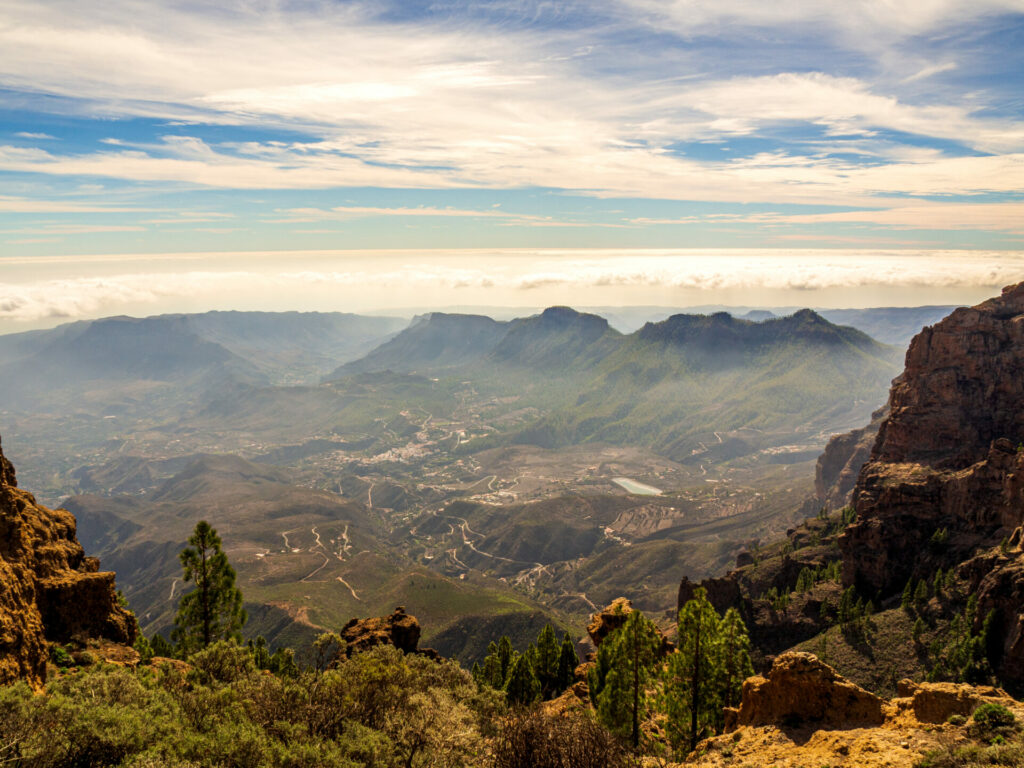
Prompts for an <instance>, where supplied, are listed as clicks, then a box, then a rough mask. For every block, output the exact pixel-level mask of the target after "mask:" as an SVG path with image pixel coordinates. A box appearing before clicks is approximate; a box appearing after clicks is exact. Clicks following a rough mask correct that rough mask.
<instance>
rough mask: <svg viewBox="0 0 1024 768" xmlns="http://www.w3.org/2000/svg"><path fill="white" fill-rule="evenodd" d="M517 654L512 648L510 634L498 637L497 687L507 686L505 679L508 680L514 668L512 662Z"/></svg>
mask: <svg viewBox="0 0 1024 768" xmlns="http://www.w3.org/2000/svg"><path fill="white" fill-rule="evenodd" d="M515 654H516V652H515V650H513V648H512V641H511V640H510V639H509V637H508V635H502V636H501V637H500V638H499V639H498V647H497V649H496V657H497V659H498V674H499V682H498V684H497V685H496V686H495V688H504V687H505V681H506V680H508V675H509V672H510V671H511V670H512V662H513V661H514V658H515Z"/></svg>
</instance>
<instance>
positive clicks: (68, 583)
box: [0, 451, 137, 686]
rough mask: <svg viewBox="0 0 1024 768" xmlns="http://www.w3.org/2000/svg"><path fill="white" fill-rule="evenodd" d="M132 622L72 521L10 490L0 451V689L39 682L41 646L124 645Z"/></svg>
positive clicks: (131, 635)
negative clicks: (103, 640)
mask: <svg viewBox="0 0 1024 768" xmlns="http://www.w3.org/2000/svg"><path fill="white" fill-rule="evenodd" d="M136 632H137V630H136V625H135V618H134V617H133V616H132V615H131V613H129V612H128V611H126V610H125V609H124V608H122V607H121V606H120V605H118V602H117V593H116V590H115V587H114V574H113V573H109V572H101V571H100V570H99V560H97V559H96V558H94V557H86V556H85V552H84V551H83V549H82V546H81V545H80V544H79V543H78V540H77V539H76V538H75V518H74V516H73V515H72V514H71V513H70V512H68V511H66V510H63V509H55V510H53V509H48V508H46V507H44V506H42V505H41V504H37V503H36V500H35V497H34V496H33V495H32V494H31V493H28V492H27V491H24V490H21V489H19V488H18V487H17V483H16V479H15V473H14V467H13V466H12V465H11V463H10V462H9V461H8V460H7V459H6V458H5V457H4V456H3V453H2V451H0V683H5V682H9V681H11V680H14V679H17V678H24V679H26V680H28V682H29V683H30V684H31V685H33V686H39V685H41V684H42V683H43V682H45V680H46V659H47V656H48V642H61V643H64V642H69V641H72V640H79V641H81V640H85V639H88V638H106V639H108V640H113V641H115V642H118V643H125V644H131V643H132V642H133V641H134V640H135V637H136Z"/></svg>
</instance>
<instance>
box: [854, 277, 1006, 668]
mask: <svg viewBox="0 0 1024 768" xmlns="http://www.w3.org/2000/svg"><path fill="white" fill-rule="evenodd" d="M889 408H890V414H889V416H888V417H887V418H886V419H885V420H884V421H883V423H882V425H881V428H880V429H879V432H878V438H877V440H876V442H875V445H874V447H873V449H872V452H871V458H870V460H869V461H868V462H867V463H866V464H865V465H864V467H863V468H862V469H861V472H860V476H859V478H858V481H857V486H856V488H855V489H854V492H853V504H854V506H855V508H856V510H857V517H858V519H857V522H856V523H855V524H854V525H852V526H850V527H849V528H847V529H846V531H845V532H844V534H843V535H842V536H841V537H840V548H841V550H842V556H843V581H844V583H845V584H855V585H857V587H858V588H859V589H860V590H861V591H862V592H863V593H865V594H877V593H881V594H882V595H883V596H886V595H892V594H894V593H896V592H897V591H899V590H901V589H902V588H903V586H904V584H906V582H907V580H908V579H909V578H911V577H914V578H920V577H923V576H930V575H931V574H933V573H934V572H935V571H936V570H937V569H938V568H942V569H949V568H951V567H955V568H957V574H958V575H959V576H961V577H962V578H965V579H966V580H967V581H968V582H969V587H970V590H971V591H972V592H974V593H976V594H978V596H979V602H983V605H982V611H980V612H979V617H978V621H979V622H980V621H981V620H982V619H983V617H984V615H985V613H987V611H988V610H990V609H991V610H995V611H996V620H995V623H996V629H997V631H998V634H999V637H1002V638H1004V640H1005V642H1004V645H1003V648H1002V659H1001V660H999V662H998V663H999V665H1000V669H999V672H1000V675H1001V677H1002V678H1003V679H1005V680H1007V681H1009V682H1011V683H1015V684H1017V685H1022V684H1024V617H1022V615H1021V605H1022V603H1021V598H1022V597H1024V563H1021V553H1020V550H1019V547H1017V546H1013V547H1010V548H1008V549H1005V548H1004V550H1003V551H1002V552H1001V553H1000V554H997V555H993V554H992V552H991V551H988V552H986V550H991V549H992V548H995V547H997V546H998V545H999V544H1000V542H1001V541H1002V540H1003V539H1006V538H1010V537H1011V536H1012V534H1013V531H1014V530H1015V529H1017V528H1019V527H1020V526H1021V524H1022V523H1024V451H1021V450H1019V446H1020V445H1021V444H1022V442H1024V283H1022V284H1020V285H1016V286H1011V287H1009V288H1007V289H1005V290H1004V291H1003V293H1002V295H1001V296H999V297H998V298H995V299H991V300H989V301H986V302H984V303H983V304H979V305H978V306H977V307H973V308H970V309H958V310H956V311H955V312H953V313H952V314H951V315H950V316H949V317H947V318H946V319H945V320H943V321H942V322H940V323H938V324H936V325H935V326H933V327H931V328H926V329H924V330H923V331H922V332H921V333H920V334H918V335H917V336H916V337H915V338H914V340H913V341H912V342H911V344H910V348H909V350H908V351H907V363H906V370H905V371H904V373H903V374H902V375H901V376H900V377H899V378H898V379H896V381H895V382H894V384H893V388H892V391H891V393H890V396H889ZM943 529H944V531H945V533H944V534H940V536H939V537H938V539H936V538H933V537H935V536H936V532H939V531H943ZM1017 540H1019V536H1018V537H1017ZM979 553H980V554H979Z"/></svg>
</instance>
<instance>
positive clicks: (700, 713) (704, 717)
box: [663, 588, 722, 750]
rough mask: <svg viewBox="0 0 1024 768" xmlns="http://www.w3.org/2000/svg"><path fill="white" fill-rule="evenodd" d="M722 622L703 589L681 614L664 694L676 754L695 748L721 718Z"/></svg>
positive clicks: (669, 730) (670, 734)
mask: <svg viewBox="0 0 1024 768" xmlns="http://www.w3.org/2000/svg"><path fill="white" fill-rule="evenodd" d="M720 622H721V619H720V618H719V616H718V613H716V612H715V609H714V606H712V605H711V603H710V602H709V601H708V596H707V592H706V591H705V590H704V589H703V588H698V589H697V590H695V592H694V596H693V599H692V600H690V601H689V602H687V603H686V605H684V606H683V609H682V610H681V611H680V612H679V624H678V629H679V631H678V639H677V643H678V650H677V651H676V653H673V654H672V655H671V656H670V657H669V660H668V668H667V671H666V677H665V686H664V694H663V700H664V703H665V711H666V714H667V715H668V735H669V740H670V741H671V742H672V745H673V746H674V747H675V748H676V749H677V750H679V749H680V748H682V747H683V746H686V747H687V748H688V749H690V750H692V749H693V748H694V747H696V746H697V742H698V741H699V740H700V738H701V735H702V734H703V733H705V732H707V731H709V730H713V729H714V728H715V725H716V722H717V720H718V718H719V714H718V713H719V712H720V711H721V699H722V697H721V695H720V681H721V678H722V664H721V655H722V654H721V642H720V626H719V625H720Z"/></svg>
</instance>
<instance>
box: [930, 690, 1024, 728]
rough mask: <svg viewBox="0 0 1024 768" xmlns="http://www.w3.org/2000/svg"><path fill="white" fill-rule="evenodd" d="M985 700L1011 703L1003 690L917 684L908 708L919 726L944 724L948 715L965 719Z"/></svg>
mask: <svg viewBox="0 0 1024 768" xmlns="http://www.w3.org/2000/svg"><path fill="white" fill-rule="evenodd" d="M986 701H991V702H996V703H1001V704H1004V705H1005V704H1007V703H1010V704H1012V703H1013V701H1012V700H1011V699H1009V697H1008V696H1007V695H1006V693H1005V692H1004V691H1001V690H1000V689H998V688H993V687H991V686H987V685H978V686H975V685H964V684H962V683H961V684H957V683H918V685H917V686H916V687H915V689H914V691H913V699H912V702H911V707H912V708H913V710H914V717H916V718H917V719H918V720H920V721H921V722H922V723H944V722H946V720H947V719H949V717H950V716H951V715H963V716H964V717H967V716H968V715H970V714H971V713H972V712H973V711H974V710H975V709H977V708H978V705H979V704H982V703H983V702H986Z"/></svg>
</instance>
